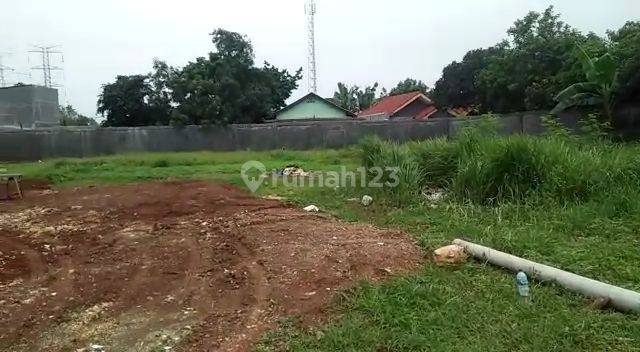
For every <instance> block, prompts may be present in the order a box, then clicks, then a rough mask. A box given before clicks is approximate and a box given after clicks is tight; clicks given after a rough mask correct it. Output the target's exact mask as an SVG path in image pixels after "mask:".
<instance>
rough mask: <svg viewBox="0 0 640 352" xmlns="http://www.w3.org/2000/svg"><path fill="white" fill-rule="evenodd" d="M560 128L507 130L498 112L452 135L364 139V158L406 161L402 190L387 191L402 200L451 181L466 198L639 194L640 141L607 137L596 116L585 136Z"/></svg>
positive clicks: (372, 162)
mask: <svg viewBox="0 0 640 352" xmlns="http://www.w3.org/2000/svg"><path fill="white" fill-rule="evenodd" d="M552 127H554V126H552ZM555 127H556V128H551V129H548V131H550V133H548V134H547V135H544V136H527V135H511V136H501V135H498V133H497V124H496V119H495V118H494V117H489V118H487V119H484V120H481V121H474V122H473V124H471V123H470V124H469V125H467V126H465V127H464V128H463V129H462V130H461V131H460V132H459V133H458V136H457V137H456V138H455V139H451V140H447V139H444V138H438V139H433V140H428V141H422V142H411V143H406V144H402V145H397V144H394V143H389V142H385V141H382V140H380V139H376V138H368V139H367V140H365V141H363V143H362V145H361V147H362V152H363V164H364V166H365V167H366V168H371V167H372V166H378V167H389V166H398V167H399V169H400V170H401V172H400V174H401V177H400V184H399V185H398V189H397V190H396V189H393V188H392V189H387V190H386V192H387V194H390V195H391V197H392V198H393V199H394V200H395V201H397V202H398V201H400V200H401V203H408V202H416V201H422V200H423V199H421V197H420V195H421V194H423V193H424V192H423V191H424V190H425V189H427V188H445V189H446V190H447V192H448V193H449V194H450V195H451V196H453V197H456V198H458V199H459V200H461V201H464V202H471V203H475V204H481V205H495V204H498V203H504V202H531V201H539V200H542V201H545V202H546V201H554V202H558V203H567V202H583V201H590V200H594V199H600V198H603V197H604V198H606V199H608V200H611V199H613V198H615V199H618V198H620V199H622V198H625V197H626V198H628V194H630V193H632V194H638V193H640V157H638V156H637V155H640V153H638V151H640V150H639V148H638V147H636V146H629V145H617V144H614V143H611V142H608V141H606V140H604V139H603V138H602V137H603V136H604V134H603V132H602V129H601V128H600V127H599V125H598V124H597V121H595V120H594V118H593V117H591V118H589V119H587V120H586V121H585V122H584V123H582V124H581V125H580V126H579V128H580V130H581V131H582V133H581V134H579V135H576V134H574V133H573V132H570V131H568V130H566V129H565V130H562V129H561V127H560V125H555ZM412 164H413V165H412ZM616 197H617V198H616ZM623 203H624V202H622V203H621V202H618V204H623Z"/></svg>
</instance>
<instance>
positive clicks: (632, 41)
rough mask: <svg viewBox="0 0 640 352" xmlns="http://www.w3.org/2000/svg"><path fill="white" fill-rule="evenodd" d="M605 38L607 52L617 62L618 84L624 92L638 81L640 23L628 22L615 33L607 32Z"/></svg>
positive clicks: (639, 75) (639, 68)
mask: <svg viewBox="0 0 640 352" xmlns="http://www.w3.org/2000/svg"><path fill="white" fill-rule="evenodd" d="M607 37H608V39H609V43H610V48H609V52H610V53H611V55H612V56H613V57H615V58H616V59H617V60H618V67H619V75H618V84H619V86H620V89H621V92H625V91H627V90H629V89H631V88H632V87H631V85H632V84H634V82H638V81H640V22H638V21H635V22H632V21H629V22H627V23H625V24H624V25H623V26H622V27H621V28H620V29H618V30H617V31H609V32H607ZM636 84H637V83H636Z"/></svg>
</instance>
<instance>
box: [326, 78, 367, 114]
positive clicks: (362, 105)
mask: <svg viewBox="0 0 640 352" xmlns="http://www.w3.org/2000/svg"><path fill="white" fill-rule="evenodd" d="M377 89H378V83H377V82H376V83H374V84H373V85H372V86H367V87H365V88H364V89H361V88H360V87H358V86H355V85H354V86H351V87H349V86H347V85H346V84H344V83H342V82H338V90H337V91H335V92H334V93H333V98H332V99H331V100H332V101H333V102H334V103H336V104H337V105H339V106H341V107H342V108H344V109H346V110H349V111H352V112H358V111H362V110H365V109H367V108H369V107H370V106H371V105H373V103H374V102H375V101H376V91H377Z"/></svg>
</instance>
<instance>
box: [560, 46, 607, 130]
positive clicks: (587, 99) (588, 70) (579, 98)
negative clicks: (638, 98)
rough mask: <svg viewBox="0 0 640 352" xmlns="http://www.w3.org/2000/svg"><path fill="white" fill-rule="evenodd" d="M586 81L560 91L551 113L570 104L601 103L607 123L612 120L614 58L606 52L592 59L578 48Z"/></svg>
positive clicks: (570, 105)
mask: <svg viewBox="0 0 640 352" xmlns="http://www.w3.org/2000/svg"><path fill="white" fill-rule="evenodd" d="M580 60H581V61H582V65H583V70H584V74H585V76H586V78H587V81H586V82H579V83H575V84H572V85H571V86H569V87H567V88H566V89H564V90H563V91H562V92H560V93H559V94H558V95H557V97H556V100H557V101H558V104H557V105H556V107H555V108H554V109H553V110H552V111H551V113H553V114H557V113H558V112H560V111H562V110H565V109H567V108H569V107H572V106H584V105H601V106H602V109H603V111H604V114H605V116H606V117H607V120H608V122H609V123H611V122H613V113H612V111H613V105H614V98H615V93H616V89H617V84H618V71H617V63H616V60H615V59H614V58H613V56H611V54H609V53H606V54H604V55H602V56H601V57H599V58H596V59H592V58H591V57H589V55H588V54H587V53H586V52H585V51H584V50H580Z"/></svg>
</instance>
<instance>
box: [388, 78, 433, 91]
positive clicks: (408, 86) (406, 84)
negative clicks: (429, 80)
mask: <svg viewBox="0 0 640 352" xmlns="http://www.w3.org/2000/svg"><path fill="white" fill-rule="evenodd" d="M417 91H420V92H422V93H423V94H427V92H429V87H428V86H427V85H426V84H425V83H424V82H422V81H420V80H415V79H413V78H406V79H405V80H404V81H400V82H398V84H397V85H396V86H395V87H393V88H392V89H391V90H390V91H389V95H398V94H404V93H410V92H417Z"/></svg>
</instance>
